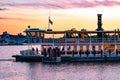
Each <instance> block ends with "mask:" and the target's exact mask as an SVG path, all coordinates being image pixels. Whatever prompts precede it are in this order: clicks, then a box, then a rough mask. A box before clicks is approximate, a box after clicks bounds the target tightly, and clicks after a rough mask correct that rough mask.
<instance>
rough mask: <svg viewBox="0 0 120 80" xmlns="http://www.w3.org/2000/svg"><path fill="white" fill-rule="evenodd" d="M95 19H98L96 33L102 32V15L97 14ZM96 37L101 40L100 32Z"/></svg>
mask: <svg viewBox="0 0 120 80" xmlns="http://www.w3.org/2000/svg"><path fill="white" fill-rule="evenodd" d="M97 17H98V23H97V25H98V28H97V29H96V30H97V31H103V30H104V29H103V28H102V14H97ZM97 36H98V37H99V38H102V33H101V32H98V33H97Z"/></svg>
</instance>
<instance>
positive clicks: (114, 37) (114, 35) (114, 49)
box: [114, 30, 117, 54]
mask: <svg viewBox="0 0 120 80" xmlns="http://www.w3.org/2000/svg"><path fill="white" fill-rule="evenodd" d="M114 45H115V49H114V52H115V54H116V49H117V46H116V30H115V31H114Z"/></svg>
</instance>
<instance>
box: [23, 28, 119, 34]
mask: <svg viewBox="0 0 120 80" xmlns="http://www.w3.org/2000/svg"><path fill="white" fill-rule="evenodd" d="M24 32H43V33H46V34H64V33H120V31H115V30H111V31H78V30H75V31H70V30H65V31H46V30H42V29H39V28H30V29H26V30H25V31H24Z"/></svg>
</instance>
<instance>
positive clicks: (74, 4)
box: [0, 0, 120, 9]
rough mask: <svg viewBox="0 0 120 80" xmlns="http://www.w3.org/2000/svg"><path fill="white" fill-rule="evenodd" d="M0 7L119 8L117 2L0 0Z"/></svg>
mask: <svg viewBox="0 0 120 80" xmlns="http://www.w3.org/2000/svg"><path fill="white" fill-rule="evenodd" d="M0 6H23V7H24V6H27V7H38V8H46V9H49V8H52V9H69V8H93V7H98V6H107V7H108V6H109V7H111V6H120V1H119V0H1V1H0Z"/></svg>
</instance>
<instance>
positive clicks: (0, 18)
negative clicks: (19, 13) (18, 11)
mask: <svg viewBox="0 0 120 80" xmlns="http://www.w3.org/2000/svg"><path fill="white" fill-rule="evenodd" d="M0 20H29V19H24V18H10V17H0Z"/></svg>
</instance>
